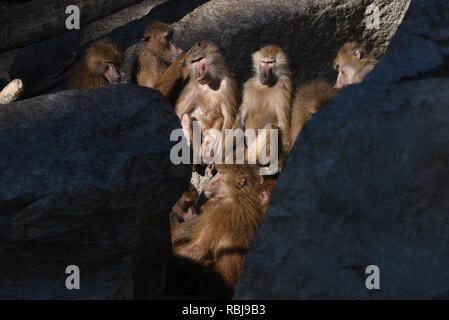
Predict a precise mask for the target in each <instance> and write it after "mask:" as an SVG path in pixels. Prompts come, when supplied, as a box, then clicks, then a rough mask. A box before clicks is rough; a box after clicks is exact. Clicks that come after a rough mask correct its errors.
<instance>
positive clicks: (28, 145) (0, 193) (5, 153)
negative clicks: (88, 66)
mask: <svg viewBox="0 0 449 320" xmlns="http://www.w3.org/2000/svg"><path fill="white" fill-rule="evenodd" d="M177 127H179V121H178V119H177V117H176V116H175V115H174V113H173V112H172V107H171V106H170V105H169V104H168V102H167V101H166V100H165V98H164V97H162V95H161V94H160V93H159V92H157V91H154V90H151V89H148V88H141V87H137V86H133V85H119V86H113V87H108V88H104V89H97V90H89V91H66V92H62V93H58V94H55V95H46V96H39V97H36V98H33V99H28V100H23V101H19V102H16V103H12V104H9V105H4V106H1V107H0V149H1V150H2V152H1V153H0V172H1V174H0V256H1V259H0V298H1V299H4V298H22V299H24V298H25V299H27V298H31V299H47V298H58V299H70V298H82V299H85V298H132V296H133V286H132V284H133V282H132V277H133V272H134V270H135V268H136V265H137V264H138V263H139V262H140V261H141V260H142V259H144V258H145V255H150V256H151V257H152V258H153V260H152V263H151V264H150V265H149V266H148V268H147V269H146V272H147V274H149V275H150V276H148V277H147V278H146V279H147V281H148V282H147V283H142V282H139V283H138V284H139V288H140V290H144V289H145V290H146V294H147V296H148V295H150V296H151V295H152V294H158V293H160V292H161V291H162V289H163V280H164V272H165V257H166V256H167V254H168V251H169V226H168V219H167V212H169V211H170V208H171V206H172V205H173V203H174V202H175V201H176V200H177V199H178V198H179V196H180V195H181V193H182V191H183V190H185V188H186V187H187V186H188V182H189V179H190V172H191V168H190V167H186V166H175V165H173V164H172V163H171V161H170V158H169V154H170V149H171V147H172V145H173V144H174V142H170V139H169V137H170V133H171V131H172V130H173V129H175V128H177ZM138 250H141V251H139V259H136V253H137V252H138ZM154 257H157V259H154ZM72 264H73V265H77V266H78V267H79V268H80V270H81V290H72V291H69V290H66V288H65V285H64V284H65V278H66V277H67V276H68V275H66V274H65V269H66V267H67V266H68V265H72ZM141 276H142V275H141ZM143 276H145V275H143ZM135 280H136V281H142V278H141V277H140V278H139V277H137V278H136V279H135ZM142 287H144V288H142Z"/></svg>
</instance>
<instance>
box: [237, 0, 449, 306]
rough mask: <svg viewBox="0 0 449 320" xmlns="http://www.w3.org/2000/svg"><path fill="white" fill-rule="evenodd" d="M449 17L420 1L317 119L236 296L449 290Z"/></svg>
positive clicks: (407, 294) (277, 194)
mask: <svg viewBox="0 0 449 320" xmlns="http://www.w3.org/2000/svg"><path fill="white" fill-rule="evenodd" d="M348 18H349V17H348ZM448 20H449V3H448V2H447V1H444V0H431V1H427V0H426V1H424V0H414V1H412V2H411V4H410V9H409V11H408V12H407V14H406V16H405V18H404V22H403V24H402V25H401V26H400V27H399V29H398V31H397V33H396V34H395V36H394V38H393V39H392V41H391V46H390V47H389V48H388V51H387V53H386V54H385V57H384V59H383V60H381V61H380V63H379V65H378V66H377V67H376V69H375V70H374V71H373V73H371V75H370V76H368V77H367V78H366V79H365V81H364V82H363V83H362V84H359V85H354V86H350V87H347V88H345V89H343V90H342V91H341V92H340V93H339V94H338V95H337V97H336V99H334V101H333V102H331V104H330V105H329V106H328V107H326V108H324V109H321V110H320V111H319V112H318V113H317V114H316V115H315V116H314V117H313V119H312V120H311V121H310V122H309V123H307V125H306V126H305V128H304V130H303V132H302V133H301V135H300V136H299V140H298V141H297V142H296V144H295V147H294V149H293V151H292V154H291V156H290V158H289V159H288V160H287V163H286V166H285V168H284V171H283V172H282V174H281V176H280V179H279V182H278V184H277V186H276V188H275V190H274V193H273V197H272V199H271V202H270V206H269V209H268V212H267V215H266V217H265V220H264V221H263V223H262V226H261V228H260V229H259V230H258V233H257V235H256V237H255V239H254V241H253V244H252V247H251V250H250V253H249V255H248V257H247V261H246V265H245V269H244V272H243V276H242V278H241V281H240V284H239V287H238V288H237V291H236V293H235V296H234V298H235V299H282V298H283V299H327V298H338V299H391V298H394V299H422V298H440V299H441V298H445V299H447V298H449V271H448V268H447V265H448V264H449V255H448V249H447V248H448V246H449V238H448V234H449V216H448V214H447V213H448V211H449V185H448V183H447V181H449V153H448V152H447V146H448V144H449V94H448V92H449V68H448V66H449V65H448V61H449V50H448V49H449V47H448V44H449V41H448V40H449V29H448V27H447V21H448ZM369 265H376V266H378V267H379V268H380V290H372V291H370V290H367V288H366V287H365V281H366V279H367V277H368V274H366V273H365V271H366V267H367V266H369Z"/></svg>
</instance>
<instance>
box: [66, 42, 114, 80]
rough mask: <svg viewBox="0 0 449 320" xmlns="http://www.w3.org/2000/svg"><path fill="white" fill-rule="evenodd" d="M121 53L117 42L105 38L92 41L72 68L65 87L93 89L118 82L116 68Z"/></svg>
mask: <svg viewBox="0 0 449 320" xmlns="http://www.w3.org/2000/svg"><path fill="white" fill-rule="evenodd" d="M122 61H123V53H122V50H121V49H120V48H119V46H118V45H117V44H115V43H114V42H113V41H112V40H110V39H108V38H105V39H101V40H98V41H96V42H94V43H93V44H92V45H91V46H90V47H89V49H87V52H86V54H85V56H84V57H83V58H82V59H81V60H80V61H79V62H78V64H77V65H76V66H75V68H74V69H73V70H72V72H71V75H70V77H69V79H68V80H67V82H66V85H65V87H66V89H95V88H102V87H106V86H108V85H111V84H117V83H119V82H120V73H119V72H118V68H119V67H120V64H121V63H122Z"/></svg>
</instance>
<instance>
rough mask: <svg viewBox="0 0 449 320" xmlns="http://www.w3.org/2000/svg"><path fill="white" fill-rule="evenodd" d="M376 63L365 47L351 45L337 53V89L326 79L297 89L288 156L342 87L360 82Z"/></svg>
mask: <svg viewBox="0 0 449 320" xmlns="http://www.w3.org/2000/svg"><path fill="white" fill-rule="evenodd" d="M376 63H377V60H376V59H375V58H374V56H372V55H370V54H369V53H368V51H367V50H366V48H365V46H364V45H362V44H359V43H357V42H348V43H346V44H344V45H343V46H342V47H341V48H340V49H339V50H338V53H337V56H336V57H335V60H334V69H335V70H337V71H338V78H337V81H336V83H335V85H334V87H332V86H331V85H330V84H329V83H327V82H326V81H324V80H315V81H313V82H312V83H310V84H308V85H305V86H302V87H300V88H298V89H297V91H296V94H295V98H294V100H293V105H292V114H291V118H290V128H291V135H290V148H289V153H290V151H291V149H292V148H293V145H294V143H295V141H296V138H297V137H298V135H299V133H300V132H301V130H302V128H303V126H304V124H305V123H306V122H307V121H309V120H310V119H311V117H312V116H313V114H315V112H317V111H318V109H320V108H322V107H324V106H326V105H327V104H328V103H329V102H330V101H331V100H332V99H333V98H334V96H335V95H336V94H337V93H338V91H339V90H340V89H341V88H342V87H344V86H347V85H349V84H353V83H359V82H361V81H362V80H363V78H364V77H365V76H366V75H367V74H368V73H370V72H371V71H372V70H373V69H374V67H375V65H376Z"/></svg>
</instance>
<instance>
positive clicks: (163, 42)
mask: <svg viewBox="0 0 449 320" xmlns="http://www.w3.org/2000/svg"><path fill="white" fill-rule="evenodd" d="M182 52H183V50H182V49H181V48H179V47H178V46H177V45H176V43H175V42H174V41H173V27H172V26H170V25H168V24H166V23H162V22H151V23H150V24H149V25H148V27H147V29H146V30H145V32H144V34H143V37H142V50H141V52H140V54H139V61H138V67H137V68H138V71H137V77H136V78H137V84H139V85H141V86H145V87H149V88H155V85H156V84H157V82H158V81H159V79H160V77H161V76H162V75H163V74H164V72H165V71H166V70H167V68H168V67H169V66H170V65H171V64H172V63H173V62H174V61H175V60H176V59H177V58H178V56H179V55H180V54H181V53H182Z"/></svg>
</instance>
